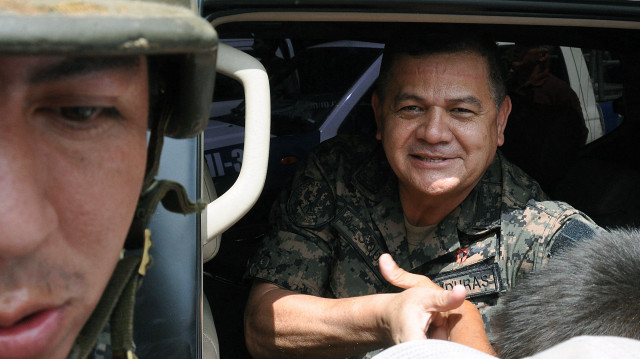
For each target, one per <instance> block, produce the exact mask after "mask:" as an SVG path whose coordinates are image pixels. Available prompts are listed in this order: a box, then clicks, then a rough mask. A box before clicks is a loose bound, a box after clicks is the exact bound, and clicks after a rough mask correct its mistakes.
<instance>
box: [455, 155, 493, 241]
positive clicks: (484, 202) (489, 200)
mask: <svg viewBox="0 0 640 359" xmlns="http://www.w3.org/2000/svg"><path fill="white" fill-rule="evenodd" d="M502 162H503V161H502V155H501V154H500V153H499V152H498V153H496V155H495V156H494V158H493V161H492V162H491V164H490V165H489V168H487V170H486V171H485V173H484V175H483V176H482V178H481V179H480V181H479V182H478V184H477V185H476V186H475V188H474V189H473V190H472V191H471V193H469V195H468V196H467V198H465V200H464V201H463V202H462V204H460V214H459V216H458V221H457V226H456V227H457V229H458V231H459V232H462V233H464V234H466V235H468V236H474V235H478V234H482V233H485V232H487V231H489V230H492V229H494V228H496V227H498V226H499V225H500V216H501V213H502V203H503V198H502V197H503V196H502V194H503V185H504V182H505V181H504V180H503V171H502Z"/></svg>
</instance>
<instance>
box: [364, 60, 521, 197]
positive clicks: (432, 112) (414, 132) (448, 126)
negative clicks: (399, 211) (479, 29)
mask: <svg viewBox="0 0 640 359" xmlns="http://www.w3.org/2000/svg"><path fill="white" fill-rule="evenodd" d="M389 78H390V80H389V83H388V85H387V86H386V87H385V93H384V94H383V96H377V95H374V97H373V107H374V112H375V116H376V122H377V124H378V132H377V138H378V139H379V140H381V141H382V145H383V147H384V150H385V153H386V155H387V159H388V160H389V163H390V165H391V167H392V168H393V171H394V172H395V174H396V175H397V176H398V179H399V186H400V195H401V199H406V198H411V200H413V201H421V200H425V201H430V200H433V199H438V200H439V201H441V200H448V201H454V202H456V203H458V204H459V203H461V202H462V200H464V198H465V197H466V196H467V195H468V194H469V192H471V190H472V189H473V187H474V186H475V185H476V184H477V183H478V181H479V180H480V178H481V177H482V175H483V173H484V172H485V170H486V169H487V168H488V166H489V165H490V164H491V161H492V160H493V157H494V155H495V151H496V148H497V147H498V146H500V145H502V143H503V142H504V136H503V132H504V127H505V125H506V122H507V116H508V114H509V110H510V105H509V104H506V105H505V103H507V102H509V99H508V98H507V99H506V100H505V102H504V103H503V106H502V107H501V108H500V110H498V109H497V107H496V103H495V101H494V99H493V98H492V97H491V89H490V86H489V76H488V66H487V62H486V60H485V59H484V58H483V57H481V56H480V55H478V54H475V53H471V52H459V53H445V54H433V55H424V56H415V57H414V56H409V55H399V56H398V57H397V58H396V60H395V61H394V63H393V68H392V70H391V75H390V76H389ZM454 207H455V206H454Z"/></svg>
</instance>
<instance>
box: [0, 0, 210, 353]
mask: <svg viewBox="0 0 640 359" xmlns="http://www.w3.org/2000/svg"><path fill="white" fill-rule="evenodd" d="M167 28H169V29H171V31H169V32H168V31H167V30H166V29H167ZM216 48H217V37H216V34H215V31H214V30H213V29H212V28H211V26H210V24H209V23H208V22H206V21H205V20H203V19H202V18H201V17H200V16H198V14H197V11H196V9H195V6H194V5H193V3H192V2H191V1H189V0H186V1H182V0H175V1H166V0H163V1H148V0H145V1H137V0H126V1H119V0H85V1H56V0H32V1H23V0H2V1H0V114H2V115H1V117H0V198H1V200H0V358H21V359H22V358H51V359H62V358H73V359H82V358H86V357H87V356H88V355H90V353H91V352H92V351H93V354H94V355H95V357H96V358H110V357H112V354H113V357H114V358H129V359H131V358H135V354H134V353H133V351H134V345H133V341H132V325H133V313H132V311H133V304H134V301H135V300H134V299H135V293H136V290H137V289H138V287H139V285H140V281H141V279H142V277H143V276H144V275H145V273H146V269H147V266H148V264H149V257H148V248H149V245H150V235H149V233H148V231H145V229H146V227H147V224H148V222H149V219H150V216H151V214H152V213H153V212H154V210H155V208H156V204H157V203H158V202H159V201H160V200H162V201H163V205H164V206H165V208H168V209H170V210H173V211H177V212H180V213H189V212H193V211H195V210H197V209H198V208H201V205H200V204H194V203H191V202H190V201H188V199H187V198H186V192H185V191H184V188H182V187H181V186H180V185H179V184H177V183H173V182H169V181H161V180H156V179H155V176H156V174H157V171H158V163H159V162H158V161H159V158H160V152H161V149H162V143H163V138H164V135H167V136H170V137H174V138H189V137H193V136H196V135H197V134H199V133H200V132H201V131H202V130H203V129H204V127H205V126H206V123H207V120H208V113H209V106H210V101H211V95H212V89H213V81H214V74H215V53H216V52H215V51H216ZM148 134H149V135H148ZM167 192H172V193H173V194H174V196H172V198H168V197H164V194H165V193H167ZM123 248H124V249H123ZM125 249H126V250H125ZM109 328H110V329H109ZM96 342H98V344H97V345H96ZM94 348H95V349H94Z"/></svg>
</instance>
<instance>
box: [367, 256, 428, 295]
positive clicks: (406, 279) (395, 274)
mask: <svg viewBox="0 0 640 359" xmlns="http://www.w3.org/2000/svg"><path fill="white" fill-rule="evenodd" d="M378 261H379V262H378V263H379V266H380V272H381V273H382V276H383V277H384V279H386V280H387V281H388V282H389V283H391V284H392V285H394V286H396V287H398V288H402V289H409V288H413V287H429V288H437V289H441V288H440V287H439V286H438V285H436V284H435V283H433V282H432V281H431V280H430V279H429V278H427V277H426V276H423V275H420V274H413V273H409V272H407V271H405V270H404V269H402V268H400V267H399V266H398V264H396V262H395V261H394V260H393V258H391V255H390V254H389V253H384V254H382V255H381V256H380V258H379V259H378Z"/></svg>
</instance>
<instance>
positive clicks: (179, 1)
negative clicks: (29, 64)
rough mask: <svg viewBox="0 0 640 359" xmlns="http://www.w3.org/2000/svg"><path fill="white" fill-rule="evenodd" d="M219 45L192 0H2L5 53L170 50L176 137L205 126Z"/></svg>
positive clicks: (0, 48) (0, 37) (170, 128)
mask: <svg viewBox="0 0 640 359" xmlns="http://www.w3.org/2000/svg"><path fill="white" fill-rule="evenodd" d="M216 47H217V35H216V33H215V31H214V29H213V27H212V26H211V24H209V23H208V22H207V21H205V20H204V19H203V18H201V17H200V16H198V14H197V12H196V6H195V4H194V2H193V0H0V53H1V54H7V55H10V54H15V55H73V56H94V55H137V54H144V55H170V57H172V58H173V61H172V66H171V67H170V68H166V67H165V69H164V71H167V72H172V76H170V78H171V79H172V82H171V83H169V84H167V86H170V87H171V90H172V91H171V93H172V96H170V97H167V100H169V101H171V103H172V104H173V106H172V110H171V116H170V119H169V121H168V123H167V127H166V130H165V132H164V134H165V135H167V136H170V137H174V138H187V137H192V136H195V135H196V134H198V133H200V132H201V131H202V130H204V128H205V127H206V124H207V119H208V114H209V108H210V105H211V97H212V91H213V81H214V75H215V66H214V65H215V54H216Z"/></svg>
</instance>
